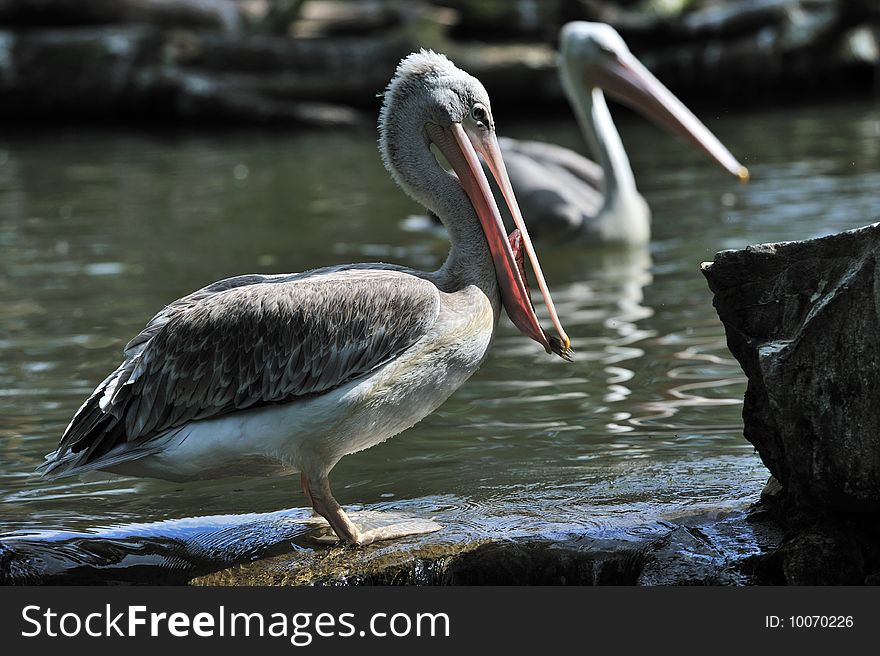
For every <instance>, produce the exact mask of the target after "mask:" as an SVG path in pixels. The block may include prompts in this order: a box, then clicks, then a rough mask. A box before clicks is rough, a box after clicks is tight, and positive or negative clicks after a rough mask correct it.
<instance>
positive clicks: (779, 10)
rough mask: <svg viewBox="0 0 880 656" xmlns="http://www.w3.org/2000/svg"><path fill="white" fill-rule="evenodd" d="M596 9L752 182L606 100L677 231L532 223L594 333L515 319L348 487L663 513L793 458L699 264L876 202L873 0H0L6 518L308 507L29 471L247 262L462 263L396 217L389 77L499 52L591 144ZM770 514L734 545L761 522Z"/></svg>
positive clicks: (478, 519) (517, 107)
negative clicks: (147, 328)
mask: <svg viewBox="0 0 880 656" xmlns="http://www.w3.org/2000/svg"><path fill="white" fill-rule="evenodd" d="M574 19H586V20H600V21H606V22H609V23H611V24H612V25H614V26H615V27H616V28H617V29H618V31H619V32H620V33H621V35H623V37H624V39H625V40H626V41H627V43H628V44H629V46H630V48H631V49H632V51H633V52H634V53H635V54H636V56H638V57H639V58H640V59H641V60H642V61H643V62H644V63H645V65H646V66H647V67H648V68H649V69H651V70H652V71H653V72H654V73H655V74H656V75H657V77H658V78H659V79H660V80H661V81H663V82H664V83H665V84H666V85H667V86H668V87H669V88H670V89H671V90H672V91H673V92H675V93H676V94H677V95H678V96H679V97H680V98H681V99H682V100H684V102H685V103H686V104H688V105H689V106H691V107H692V108H693V109H694V111H695V113H696V114H697V115H698V116H699V118H700V119H701V120H703V121H704V122H705V123H706V125H707V126H708V127H709V128H710V129H711V131H712V132H713V133H715V134H716V135H717V136H718V137H719V138H720V139H721V141H722V142H723V143H724V144H725V145H726V146H727V147H729V149H730V150H731V151H732V152H733V154H734V155H735V156H736V157H737V159H739V160H740V161H741V162H742V163H743V164H745V165H746V166H748V167H749V169H750V171H751V174H752V181H751V182H750V183H749V184H747V185H743V184H740V183H739V182H737V181H736V179H735V178H734V176H731V175H730V174H728V173H726V172H725V171H723V170H721V169H720V168H719V167H716V166H714V165H713V164H712V163H711V162H709V161H708V160H707V158H706V157H705V156H704V155H703V154H701V153H699V152H697V151H695V150H693V149H691V148H689V147H688V146H687V145H686V144H685V143H683V142H682V141H681V140H678V139H675V138H674V137H672V136H670V135H668V134H666V133H664V132H663V131H661V130H660V129H658V128H657V127H655V126H654V125H651V124H650V123H649V122H648V121H646V120H644V119H643V118H642V117H640V116H636V115H635V114H634V113H632V112H628V111H621V107H618V106H612V113H613V115H614V120H615V122H616V124H617V127H618V128H619V131H620V134H621V137H622V139H623V142H624V144H625V145H626V149H627V153H628V155H629V158H630V160H631V163H632V167H633V170H634V171H635V177H636V181H637V184H638V187H639V190H640V191H641V193H642V194H643V195H644V196H645V198H646V199H647V201H648V203H649V205H650V207H651V209H652V213H653V223H652V228H651V230H652V240H651V243H650V244H649V245H646V246H642V247H639V248H635V249H630V250H625V251H620V250H615V249H598V250H595V249H594V250H586V249H584V248H582V247H580V246H578V245H576V244H569V245H560V244H537V250H538V254H539V256H540V257H541V259H542V263H543V267H544V271H545V273H546V275H547V279H548V281H549V284H550V285H551V287H552V289H553V296H554V299H555V300H556V304H557V307H558V309H559V313H560V316H561V317H562V318H563V321H564V323H565V326H566V328H567V330H568V332H569V334H570V335H571V336H572V338H573V345H574V347H575V349H576V351H577V358H576V360H575V362H574V363H573V364H570V365H569V364H566V363H564V362H562V361H561V360H559V359H558V358H554V359H551V358H548V357H547V356H546V354H544V353H543V351H542V350H541V349H540V348H539V347H537V346H536V345H535V344H534V343H532V342H531V341H529V340H528V339H526V338H524V337H522V336H521V335H520V334H519V333H517V331H516V330H515V329H514V328H513V327H512V326H511V325H510V324H509V322H508V321H507V320H506V319H503V320H502V321H501V324H500V327H499V332H498V336H497V338H496V342H495V344H494V346H493V349H492V353H491V355H490V357H489V359H488V360H487V362H486V363H485V364H484V365H483V367H482V368H481V369H480V371H479V372H477V374H475V375H474V377H473V378H472V379H471V380H470V381H469V382H468V383H467V384H466V385H464V386H463V387H462V388H461V390H460V391H459V392H457V393H456V394H455V395H453V397H452V398H451V399H450V400H449V401H448V402H447V403H446V404H444V405H443V406H442V407H441V408H440V409H439V410H438V411H437V412H436V413H434V414H433V415H431V416H429V417H428V418H426V419H425V420H424V421H422V422H421V423H419V424H418V425H417V426H416V427H414V428H413V429H411V430H409V431H407V432H406V433H405V434H404V435H401V436H400V437H398V438H396V439H394V440H389V441H388V442H386V443H384V444H382V445H379V446H376V447H374V448H372V449H369V450H368V451H366V452H363V453H359V454H355V455H352V456H350V457H347V458H344V459H343V460H342V461H341V462H340V464H339V465H338V466H337V467H336V468H335V469H334V472H333V480H334V492H335V493H336V496H337V498H338V499H339V500H340V502H342V503H344V504H354V503H357V504H364V505H366V506H368V507H378V508H384V507H406V508H408V509H409V511H411V512H414V513H417V514H425V513H432V514H434V515H436V516H439V517H441V520H442V523H443V524H444V525H446V526H447V527H448V529H447V531H446V532H444V533H443V534H442V536H444V538H445V537H449V536H450V535H452V536H454V535H460V534H465V535H468V536H477V537H479V536H480V535H484V534H489V535H495V536H497V535H499V534H502V535H516V534H527V535H533V534H535V533H536V532H538V533H544V534H547V533H553V532H556V533H559V532H563V533H564V532H569V531H573V530H575V529H576V530H578V531H581V532H583V531H587V532H588V533H589V534H590V535H593V536H600V537H601V536H614V535H618V536H619V535H623V536H629V535H632V536H637V535H638V534H639V533H640V532H642V531H644V530H645V527H646V526H647V527H651V526H653V527H655V528H656V527H657V526H659V525H660V524H662V523H663V522H665V521H666V520H667V519H668V518H670V517H677V516H682V515H683V514H688V513H691V514H693V513H708V512H717V511H718V510H719V509H720V510H724V511H730V510H737V509H741V508H743V507H745V506H746V505H747V504H749V503H751V502H753V501H755V500H756V499H757V497H758V495H759V493H760V490H761V487H762V486H763V484H764V482H765V481H766V479H767V475H768V473H767V470H766V469H765V468H764V467H763V465H762V463H761V461H760V459H759V458H758V456H757V454H755V452H754V450H753V448H752V447H751V445H750V444H748V443H747V442H746V441H745V440H744V438H743V437H742V419H741V413H742V397H743V392H744V390H745V379H744V377H743V375H742V371H741V369H740V368H739V366H738V365H737V363H736V362H735V361H734V360H733V359H732V357H731V355H730V353H729V352H728V350H727V347H726V343H725V336H724V330H723V327H722V326H721V323H720V322H719V320H718V317H717V315H716V314H715V311H714V309H713V307H712V304H711V294H710V293H709V291H708V289H707V287H706V283H705V281H704V279H703V277H702V276H701V275H700V273H699V266H700V262H701V261H704V260H711V259H712V257H713V256H714V254H715V253H716V252H717V251H719V250H721V249H725V248H742V247H744V246H746V245H747V244H751V243H760V242H769V241H781V240H788V239H803V238H808V237H814V236H818V235H825V234H829V233H833V232H837V231H840V230H845V229H848V228H854V227H857V226H861V225H865V224H867V223H871V222H874V221H878V220H880V194H878V190H880V106H878V103H877V97H878V96H877V93H878V80H880V77H878V64H880V45H878V44H880V2H878V1H877V0H621V1H619V2H612V1H610V0H542V1H540V2H539V1H536V0H510V1H502V0H444V1H442V2H439V1H438V2H436V3H434V2H418V1H417V2H402V1H401V2H397V1H391V0H387V1H380V0H364V1H351V2H343V1H338V0H299V1H297V0H277V1H275V2H270V1H269V0H240V1H233V0H0V533H2V534H5V535H19V536H20V535H22V534H35V533H36V534H41V535H46V534H52V532H53V531H84V530H88V531H90V530H93V529H95V528H96V527H102V526H115V525H119V524H126V523H132V522H134V523H137V522H144V521H151V520H155V519H173V518H184V517H192V516H197V515H206V514H223V513H233V512H256V511H270V510H277V509H279V508H289V507H292V506H295V507H303V506H304V505H305V501H304V499H303V498H302V496H301V494H299V492H298V485H297V484H296V481H294V480H292V479H291V478H288V477H283V476H274V477H269V478H264V479H259V478H257V479H254V478H250V479H229V480H221V481H208V482H200V483H192V484H187V485H179V484H173V483H168V482H163V481H156V480H147V479H123V480H121V481H106V480H103V481H101V480H80V479H79V478H69V479H60V480H56V481H46V480H41V479H39V478H38V477H35V476H34V475H33V473H32V472H33V470H34V468H35V467H36V466H37V465H38V464H39V463H40V462H41V461H42V459H43V456H44V454H46V453H48V452H49V451H51V450H53V449H54V447H55V445H56V444H57V441H58V439H59V436H60V435H61V433H62V431H63V430H64V427H65V426H66V424H67V422H68V421H69V420H70V417H71V416H72V415H73V413H74V412H75V411H76V409H77V408H78V407H79V405H80V403H82V401H83V399H85V398H86V397H87V396H88V395H89V394H90V393H91V391H92V390H93V389H94V387H95V385H97V384H98V383H99V382H100V381H101V380H102V379H103V378H104V376H105V375H106V374H107V372H109V371H111V370H112V369H113V368H114V367H115V366H116V365H117V364H118V362H119V359H120V354H121V350H122V347H123V345H124V344H125V343H126V342H127V340H128V339H129V338H130V337H131V336H133V335H135V334H136V333H137V332H138V331H139V330H140V329H141V328H142V327H143V325H144V324H145V323H146V321H147V320H148V319H149V318H150V317H151V316H153V314H154V313H155V312H157V311H158V310H159V309H161V308H162V307H163V306H164V305H165V304H166V303H168V302H169V301H171V300H173V299H175V298H179V297H181V296H183V295H185V294H187V293H189V292H191V291H192V290H194V289H198V288H200V287H202V286H204V285H207V284H209V283H211V282H213V281H215V280H219V279H222V278H225V277H228V276H233V275H239V274H243V273H249V272H258V273H278V272H288V271H303V270H307V269H309V268H313V267H319V266H325V265H330V264H334V263H344V262H352V261H390V262H395V263H399V264H403V265H408V266H414V267H418V268H422V269H428V270H430V269H432V268H434V267H437V266H439V265H440V264H441V263H442V261H443V259H444V258H445V256H446V253H447V250H448V242H447V241H446V240H445V239H444V238H443V237H442V236H437V235H431V234H424V233H420V232H412V231H407V230H403V229H401V227H402V226H405V225H406V218H407V217H408V216H409V215H411V214H419V213H422V212H423V208H420V207H418V206H417V205H416V204H415V203H413V202H412V201H411V200H410V199H408V198H407V197H406V196H405V195H404V194H402V193H401V192H400V190H398V189H397V188H396V187H395V185H394V183H393V182H392V180H391V179H390V178H389V176H388V174H387V172H386V171H385V170H384V168H383V166H382V163H381V160H380V158H379V155H378V152H377V150H376V128H375V125H376V117H377V113H378V108H379V104H380V99H379V98H377V94H378V93H381V91H382V90H383V89H384V87H385V85H386V84H387V83H388V80H389V79H390V77H391V75H392V73H393V71H394V68H395V66H396V64H397V62H398V61H399V59H400V58H401V57H402V56H404V55H405V54H407V53H409V52H411V51H412V50H414V49H417V48H419V47H426V48H434V49H436V50H438V51H442V52H445V53H447V54H448V55H449V56H450V57H451V58H452V59H453V61H455V62H456V63H457V64H458V65H459V66H460V67H462V68H464V69H465V70H467V71H468V72H470V73H472V74H474V75H476V76H477V77H479V78H480V79H481V80H482V81H483V83H484V84H485V86H486V88H487V89H488V92H489V94H490V96H491V98H492V101H493V113H494V116H495V118H496V121H497V124H498V130H499V133H501V134H502V135H506V136H511V137H516V138H525V139H540V140H544V141H549V142H553V143H557V144H561V145H564V146H566V147H568V148H571V149H573V150H575V151H577V152H579V153H582V154H586V155H588V154H589V152H588V149H587V146H586V143H585V142H584V138H583V136H582V135H581V133H580V131H579V129H578V126H577V124H576V122H575V119H574V117H573V115H572V114H571V110H570V109H569V108H568V105H567V103H566V102H565V99H564V97H563V95H562V92H561V90H560V86H559V82H558V80H557V74H556V61H555V47H556V39H557V34H558V30H559V27H560V26H561V25H562V24H563V23H565V22H566V21H570V20H574ZM544 319H545V320H546V317H544ZM404 501H406V503H408V504H409V505H408V506H403V505H401V504H403V503H404ZM658 522H659V523H660V524H658ZM663 525H664V526H665V524H663ZM462 526H465V527H466V530H464V531H463V533H461V532H460V533H458V534H456V530H457V527H458V528H460V527H462ZM157 530H159V529H157ZM651 530H653V529H651ZM750 530H751V529H749V528H748V526H747V525H744V528H743V533H742V535H739V536H738V537H737V538H736V540H734V541H732V542H729V543H728V544H727V547H729V548H730V549H733V550H738V552H740V553H748V552H749V550H755V549H758V547H757V546H756V542H755V539H754V537H753V536H752V535H751V533H749V531H750ZM719 544H720V543H719ZM727 547H725V546H724V545H723V544H722V545H721V546H719V548H721V549H723V548H727Z"/></svg>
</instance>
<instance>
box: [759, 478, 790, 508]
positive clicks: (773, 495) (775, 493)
mask: <svg viewBox="0 0 880 656" xmlns="http://www.w3.org/2000/svg"><path fill="white" fill-rule="evenodd" d="M784 491H785V488H783V487H782V483H780V482H779V481H778V480H776V477H775V476H771V477H770V478H768V479H767V484H766V485H765V486H764V489H763V490H761V501H764V502H773V501H778V500H779V499H780V498H781V497H782V493H783V492H784Z"/></svg>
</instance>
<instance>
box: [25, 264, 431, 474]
mask: <svg viewBox="0 0 880 656" xmlns="http://www.w3.org/2000/svg"><path fill="white" fill-rule="evenodd" d="M439 308H440V298H439V292H438V290H437V288H436V287H435V286H434V285H433V284H432V283H430V282H428V281H427V280H424V279H421V278H418V277H416V276H413V275H410V274H407V273H404V272H401V271H395V270H383V269H364V268H362V267H355V268H350V269H343V270H322V271H315V272H311V273H310V274H293V275H290V276H258V275H253V276H240V277H237V278H231V279H229V280H224V281H220V282H218V283H214V284H213V285H210V286H208V287H205V288H204V289H201V290H199V291H197V292H195V293H193V294H190V295H189V296H186V297H184V298H182V299H179V300H177V301H175V302H174V303H172V304H171V305H169V306H168V307H166V308H165V309H164V310H162V312H160V313H159V314H157V315H156V316H155V317H154V318H153V319H152V320H151V321H150V322H149V323H148V324H147V326H146V327H145V328H144V330H143V331H142V332H141V333H140V334H139V335H137V336H136V337H135V338H134V339H133V340H131V341H130V342H129V343H128V345H127V346H126V347H125V351H124V352H125V360H124V361H123V363H122V364H121V365H120V366H119V368H118V369H116V371H114V372H113V373H112V374H110V376H108V377H107V378H106V379H105V380H104V382H103V383H101V385H99V386H98V388H97V389H96V390H95V391H94V393H93V394H92V395H91V396H90V397H89V399H88V400H87V401H86V402H85V403H84V404H83V405H82V407H81V408H80V409H79V411H78V412H77V413H76V415H75V416H74V418H73V420H72V421H71V422H70V425H69V426H68V427H67V430H66V431H65V432H64V435H63V436H62V438H61V442H60V444H59V446H58V449H57V450H56V451H55V452H53V453H52V454H49V456H47V460H46V462H45V463H44V464H43V465H42V466H41V467H40V470H41V471H42V472H43V473H44V474H53V475H59V474H63V473H68V472H69V471H70V470H72V469H74V468H79V469H83V468H89V467H87V466H88V465H89V464H90V463H93V462H94V461H95V460H97V459H102V460H105V459H104V458H103V457H104V456H105V455H106V454H107V453H108V452H109V451H110V450H111V449H114V448H116V447H118V446H119V445H125V447H126V449H125V451H126V452H127V454H128V455H126V456H125V457H122V458H120V459H124V460H128V459H131V458H137V457H142V456H143V455H148V454H149V453H151V450H150V446H149V445H150V440H151V439H152V438H154V437H156V436H158V435H161V434H166V433H168V431H171V430H173V429H174V428H176V427H180V426H183V425H184V424H186V423H187V422H190V421H195V420H199V419H207V418H209V417H217V416H221V415H224V414H228V413H231V412H235V411H239V410H246V409H249V408H255V407H259V406H263V405H268V404H277V403H285V402H289V401H293V400H295V399H297V398H301V397H306V396H310V395H315V394H321V393H323V392H327V391H329V390H332V389H333V388H335V387H338V386H340V385H342V384H344V383H346V382H348V381H350V380H352V379H355V378H358V377H359V376H363V375H364V374H367V373H369V372H370V371H372V370H373V369H375V368H376V367H379V366H380V365H382V364H384V363H385V362H387V361H389V360H391V359H393V358H394V357H395V356H397V355H398V354H400V353H401V352H402V351H404V350H406V349H407V348H409V347H410V346H411V345H412V344H413V343H415V342H416V341H418V340H419V339H420V338H421V337H422V336H424V335H425V334H426V332H427V331H428V329H429V328H430V326H431V325H432V324H433V323H434V320H435V319H436V317H437V315H438V313H439ZM117 452H119V449H117V450H116V451H115V452H114V453H117Z"/></svg>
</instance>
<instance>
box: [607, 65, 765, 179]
mask: <svg viewBox="0 0 880 656" xmlns="http://www.w3.org/2000/svg"><path fill="white" fill-rule="evenodd" d="M598 72H599V76H600V86H601V87H602V88H603V89H604V90H606V91H607V92H608V93H609V94H610V95H612V96H614V97H615V98H617V99H618V100H621V101H623V102H625V103H626V104H628V105H630V106H632V107H633V108H634V109H637V110H639V111H641V112H643V113H644V114H645V115H646V116H648V117H649V118H651V119H653V120H654V121H656V122H657V123H658V124H660V125H662V126H663V127H665V128H667V129H668V130H670V131H671V132H672V133H674V134H678V135H680V136H682V137H684V138H685V139H687V140H688V141H690V142H691V143H693V144H694V145H696V146H697V147H698V148H699V149H700V150H702V151H703V152H705V153H706V154H707V155H709V157H711V158H712V159H714V160H715V161H716V162H718V163H719V164H720V165H721V166H723V167H724V168H725V169H727V170H728V171H730V172H731V173H732V174H733V175H735V176H736V177H738V178H739V179H740V180H741V181H742V182H748V180H749V170H748V169H747V168H746V167H745V166H743V165H742V164H740V163H739V162H738V161H737V160H736V158H735V157H734V156H733V155H732V154H731V153H730V151H729V150H728V149H727V148H726V147H725V146H724V144H722V143H721V142H720V141H719V140H718V138H717V137H716V136H715V135H714V134H712V133H711V132H710V131H709V128H707V127H706V126H705V125H703V123H701V122H700V119H698V118H697V117H696V116H694V114H693V112H691V111H690V110H689V109H688V108H687V107H685V106H684V104H683V103H682V102H681V101H680V100H679V99H678V98H676V97H675V96H674V95H672V92H671V91H670V90H669V89H667V88H666V87H665V86H663V83H662V82H660V80H658V79H657V78H656V77H654V75H653V74H652V73H651V72H650V71H649V70H648V69H647V68H645V66H644V65H643V64H642V63H641V62H640V61H639V60H638V59H636V58H635V57H633V56H631V55H629V56H627V55H618V56H617V57H615V58H614V59H613V60H612V61H611V63H604V64H603V65H601V66H599V67H598Z"/></svg>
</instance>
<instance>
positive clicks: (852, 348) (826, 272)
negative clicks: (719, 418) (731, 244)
mask: <svg viewBox="0 0 880 656" xmlns="http://www.w3.org/2000/svg"><path fill="white" fill-rule="evenodd" d="M878 259H880V223H875V224H872V225H868V226H865V227H863V228H858V229H855V230H849V231H846V232H842V233H839V234H834V235H830V236H827V237H821V238H818V239H809V240H805V241H792V242H783V243H775V244H760V245H754V246H748V247H747V248H744V249H742V250H729V251H722V252H720V253H718V254H717V255H716V256H715V259H714V261H712V262H707V263H704V264H703V266H702V272H703V274H704V275H705V276H706V279H707V281H708V283H709V287H710V289H711V290H712V291H713V292H714V294H715V298H714V301H713V304H714V306H715V308H716V310H717V311H718V316H719V317H720V319H721V321H722V322H723V324H724V328H725V332H726V333H727V344H728V347H729V349H730V351H731V353H733V355H734V357H735V358H736V359H737V361H739V363H740V365H741V366H742V368H743V371H744V372H745V374H746V376H747V377H748V386H747V388H746V393H745V403H744V406H743V423H744V432H743V434H744V436H745V438H746V439H747V440H748V441H749V442H751V443H752V444H753V445H754V446H755V448H756V450H757V451H758V453H759V455H760V456H761V459H762V461H763V462H764V464H765V465H766V466H767V468H768V469H769V470H770V472H771V473H772V478H771V480H770V481H769V482H768V485H767V486H766V487H765V488H764V491H763V493H762V500H763V502H764V505H765V507H766V508H767V509H768V512H769V513H770V514H771V515H772V516H773V517H774V518H776V519H777V520H778V521H779V522H780V524H781V526H782V527H783V528H784V529H785V531H786V534H787V535H786V539H785V540H784V541H783V543H782V544H781V546H780V548H779V549H778V550H775V551H773V552H771V553H769V554H765V555H763V556H761V557H759V558H756V559H755V561H754V565H755V567H757V568H758V570H761V571H762V572H763V574H762V575H761V576H762V577H763V578H767V579H770V580H778V581H780V582H785V583H790V584H809V585H825V584H835V585H853V584H859V583H872V582H873V583H877V582H880V406H878V405H877V398H878V394H880V340H878V334H880V267H878ZM762 568H763V570H762Z"/></svg>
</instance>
